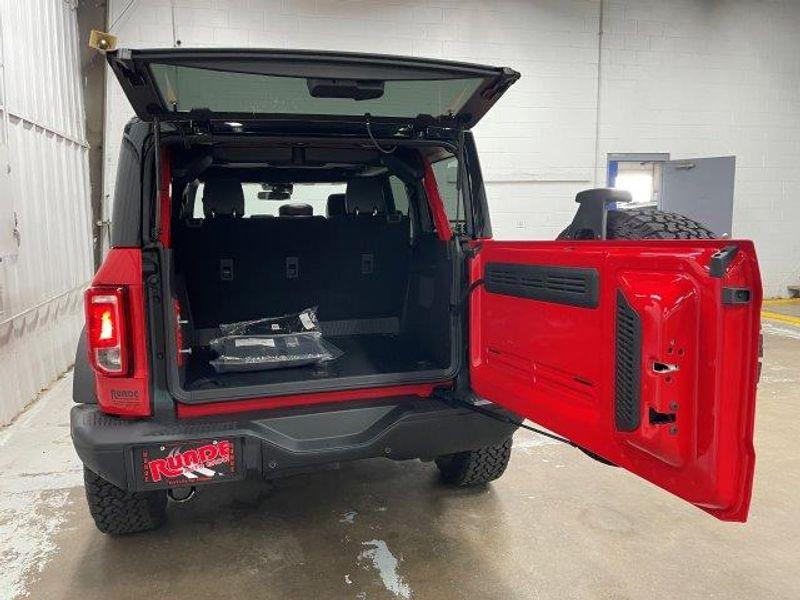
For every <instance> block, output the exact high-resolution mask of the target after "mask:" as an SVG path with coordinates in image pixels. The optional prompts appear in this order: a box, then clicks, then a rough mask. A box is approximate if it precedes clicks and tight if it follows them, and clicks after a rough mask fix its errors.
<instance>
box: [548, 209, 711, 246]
mask: <svg viewBox="0 0 800 600" xmlns="http://www.w3.org/2000/svg"><path fill="white" fill-rule="evenodd" d="M715 237H716V236H715V235H714V233H713V232H712V231H710V230H709V229H707V228H706V227H705V226H704V225H702V224H700V223H698V222H697V221H694V220H693V219H690V218H689V217H684V216H683V215H679V214H677V213H670V212H662V211H660V210H657V209H655V208H634V209H632V210H610V211H608V219H607V221H606V238H607V239H609V240H691V239H713V238H715ZM558 239H559V240H572V239H581V238H580V237H579V236H578V237H576V236H575V234H574V232H573V231H572V229H571V226H570V227H567V228H566V229H565V230H564V231H562V232H561V234H560V235H559V236H558Z"/></svg>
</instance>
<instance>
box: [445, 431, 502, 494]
mask: <svg viewBox="0 0 800 600" xmlns="http://www.w3.org/2000/svg"><path fill="white" fill-rule="evenodd" d="M510 458H511V438H508V439H507V440H506V441H505V442H503V443H501V444H497V445H495V446H486V447H484V448H478V449H477V450H470V451H468V452H459V453H458V454H448V455H446V456H440V457H439V458H437V459H436V466H437V467H439V471H440V473H441V476H442V481H444V482H445V483H447V484H449V485H455V486H458V487H469V486H476V485H485V484H487V483H489V482H490V481H494V480H495V479H497V478H499V477H500V476H501V475H502V474H503V473H504V472H505V470H506V467H507V466H508V461H509V459H510Z"/></svg>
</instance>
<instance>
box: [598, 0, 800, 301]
mask: <svg viewBox="0 0 800 600" xmlns="http://www.w3.org/2000/svg"><path fill="white" fill-rule="evenodd" d="M604 30H605V33H604V44H603V63H602V73H603V77H602V86H601V90H602V96H601V111H600V144H599V150H600V156H601V161H600V164H601V165H604V164H605V155H606V153H608V152H670V153H671V154H672V157H673V158H678V159H680V158H688V157H692V156H722V155H730V154H735V155H736V181H735V196H734V216H733V235H734V236H735V237H741V238H752V239H754V240H755V241H756V247H757V251H758V254H759V259H760V262H761V269H762V276H763V279H764V284H765V292H766V293H767V294H769V295H778V294H782V295H785V293H786V286H787V285H788V284H791V283H797V282H800V235H799V234H798V227H800V3H799V2H796V1H791V0H789V1H786V2H760V1H754V0H741V1H739V2H732V1H721V2H713V3H712V2H703V1H699V0H698V1H690V0H671V1H670V2H661V1H658V0H650V1H643V0H640V1H635V2H634V1H626V2H609V3H608V7H607V10H606V11H605V13H604Z"/></svg>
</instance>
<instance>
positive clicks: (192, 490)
mask: <svg viewBox="0 0 800 600" xmlns="http://www.w3.org/2000/svg"><path fill="white" fill-rule="evenodd" d="M196 493H197V488H196V487H194V486H192V487H189V488H185V487H184V488H172V489H169V490H167V497H169V499H170V500H172V501H173V502H177V503H178V504H183V503H184V502H188V501H189V500H191V499H192V498H194V496H195V494H196Z"/></svg>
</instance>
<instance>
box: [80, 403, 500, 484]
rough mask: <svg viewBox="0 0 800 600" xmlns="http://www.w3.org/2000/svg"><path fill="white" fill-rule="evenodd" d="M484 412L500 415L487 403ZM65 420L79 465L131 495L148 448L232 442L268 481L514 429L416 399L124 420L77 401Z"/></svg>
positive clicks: (431, 453) (429, 451) (455, 446)
mask: <svg viewBox="0 0 800 600" xmlns="http://www.w3.org/2000/svg"><path fill="white" fill-rule="evenodd" d="M483 408H491V409H492V410H497V411H498V412H500V409H497V408H494V405H491V404H486V405H484V406H483ZM70 417H71V418H70V421H71V423H70V426H71V432H72V440H73V443H74V445H75V449H76V451H77V453H78V456H79V457H80V459H81V461H82V462H83V464H84V465H86V466H87V467H88V468H89V469H91V470H92V471H94V472H95V473H97V474H99V475H101V476H102V477H103V478H105V479H107V480H108V481H111V482H112V483H114V484H115V485H117V486H119V487H121V488H124V489H128V490H132V491H139V490H143V489H145V487H144V481H143V478H142V476H141V474H140V473H137V469H136V467H135V462H136V461H135V458H134V456H135V449H136V448H141V447H143V446H151V445H154V444H155V445H157V444H161V443H166V444H174V443H175V442H191V441H195V440H204V439H211V438H225V439H229V440H237V441H238V443H240V444H241V446H240V468H243V469H244V470H245V472H244V473H243V475H245V476H248V477H256V476H261V477H265V478H271V477H278V476H281V475H286V474H289V473H293V472H297V471H300V470H305V469H308V468H313V467H315V466H319V465H324V464H330V463H337V462H344V461H350V460H356V459H360V458H372V457H377V456H384V457H387V458H391V459H394V460H405V459H411V458H434V457H436V456H441V455H443V454H451V453H454V452H463V451H465V450H473V449H476V448H480V447H483V446H489V445H492V444H497V443H499V442H502V441H503V440H505V439H506V438H508V437H509V436H510V435H511V434H512V433H513V432H514V430H515V426H514V425H511V424H507V423H503V422H501V421H498V420H496V419H492V418H490V417H487V416H485V415H481V414H478V413H476V412H474V411H471V410H469V409H466V408H453V407H451V406H448V405H447V404H445V403H443V402H441V401H439V400H433V399H424V400H423V399H418V398H396V399H394V400H393V401H391V402H384V403H375V402H369V403H360V404H358V405H356V404H348V406H347V407H342V406H338V407H337V406H329V407H325V408H320V407H313V408H305V409H304V408H299V409H292V410H273V411H270V413H269V414H268V416H264V414H263V413H261V414H259V415H257V416H254V415H250V416H249V418H244V417H238V416H237V418H230V417H228V418H213V419H211V418H206V419H191V420H183V421H171V422H158V421H154V420H143V421H127V420H123V419H119V418H116V417H111V416H108V415H106V414H104V413H102V412H100V410H98V408H97V406H96V405H89V404H82V405H78V406H75V407H74V408H73V409H72V412H71V415H70ZM164 487H168V486H167V485H164ZM147 489H152V484H150V485H149V487H148V488H147Z"/></svg>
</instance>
